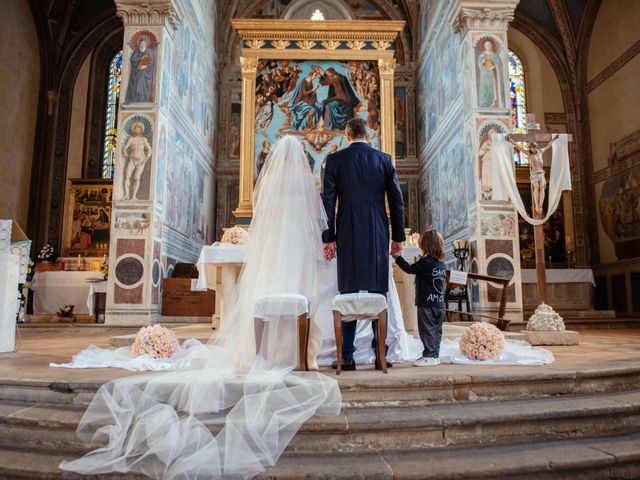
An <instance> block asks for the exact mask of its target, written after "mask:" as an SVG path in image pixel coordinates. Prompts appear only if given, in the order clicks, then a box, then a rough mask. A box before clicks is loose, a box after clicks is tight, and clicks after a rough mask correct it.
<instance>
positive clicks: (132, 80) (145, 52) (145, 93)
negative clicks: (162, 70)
mask: <svg viewBox="0 0 640 480" xmlns="http://www.w3.org/2000/svg"><path fill="white" fill-rule="evenodd" d="M148 47H149V38H148V37H146V36H142V37H140V38H139V39H138V48H137V49H136V50H134V52H133V53H132V54H131V73H130V74H129V84H128V85H127V97H126V99H125V104H130V103H148V102H152V101H153V97H152V93H153V92H152V85H153V71H154V66H155V59H154V55H153V52H152V51H151V50H149V48H148Z"/></svg>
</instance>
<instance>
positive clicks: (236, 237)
mask: <svg viewBox="0 0 640 480" xmlns="http://www.w3.org/2000/svg"><path fill="white" fill-rule="evenodd" d="M248 240H249V233H248V232H247V231H246V230H245V229H244V228H242V227H232V228H226V229H225V230H224V234H223V235H222V240H220V242H221V243H230V244H232V245H244V244H245V243H247V241H248Z"/></svg>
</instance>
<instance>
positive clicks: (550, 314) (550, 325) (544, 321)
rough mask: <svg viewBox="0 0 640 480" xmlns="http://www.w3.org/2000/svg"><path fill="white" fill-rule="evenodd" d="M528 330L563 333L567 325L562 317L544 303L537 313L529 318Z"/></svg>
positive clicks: (537, 309)
mask: <svg viewBox="0 0 640 480" xmlns="http://www.w3.org/2000/svg"><path fill="white" fill-rule="evenodd" d="M527 330H531V331H534V332H563V331H564V330H565V325H564V320H562V317H561V316H560V315H558V314H557V313H556V312H555V310H554V309H553V308H552V307H551V306H549V305H547V304H545V303H543V304H541V305H538V308H536V311H535V312H533V315H531V316H530V317H529V321H528V322H527Z"/></svg>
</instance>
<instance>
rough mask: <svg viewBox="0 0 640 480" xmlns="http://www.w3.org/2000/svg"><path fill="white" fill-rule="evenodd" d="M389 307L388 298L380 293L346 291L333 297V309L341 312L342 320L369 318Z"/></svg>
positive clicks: (374, 317)
mask: <svg viewBox="0 0 640 480" xmlns="http://www.w3.org/2000/svg"><path fill="white" fill-rule="evenodd" d="M386 308H387V299H386V298H384V295H380V294H379V293H345V294H341V295H336V296H335V298H334V299H333V309H334V310H337V311H338V312H340V314H341V315H342V320H343V321H346V322H350V321H353V320H369V319H376V318H378V314H379V313H380V312H382V311H383V310H386Z"/></svg>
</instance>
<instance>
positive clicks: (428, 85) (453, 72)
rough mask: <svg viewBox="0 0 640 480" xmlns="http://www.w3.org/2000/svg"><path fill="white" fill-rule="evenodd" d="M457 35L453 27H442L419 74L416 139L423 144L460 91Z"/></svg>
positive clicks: (426, 141) (422, 146)
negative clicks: (418, 113) (418, 110)
mask: <svg viewBox="0 0 640 480" xmlns="http://www.w3.org/2000/svg"><path fill="white" fill-rule="evenodd" d="M460 50H461V47H460V39H459V37H458V36H457V35H456V34H455V33H454V32H453V29H450V28H446V29H442V30H441V32H440V33H439V34H438V36H437V37H436V39H435V41H434V44H433V47H432V48H431V50H430V51H429V53H428V55H427V59H426V61H425V63H424V65H423V67H422V70H421V72H420V75H419V76H418V102H419V103H418V105H419V106H420V108H421V111H420V118H419V120H418V139H419V140H420V141H421V148H424V146H426V145H427V144H428V143H429V140H430V139H431V138H432V137H433V135H434V133H435V132H436V130H437V129H438V125H439V123H440V122H441V121H442V119H443V118H444V117H445V116H446V113H447V111H449V109H450V107H451V106H452V105H453V104H454V102H455V100H456V99H457V98H458V97H459V95H460V78H459V77H460V68H461V65H460Z"/></svg>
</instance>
